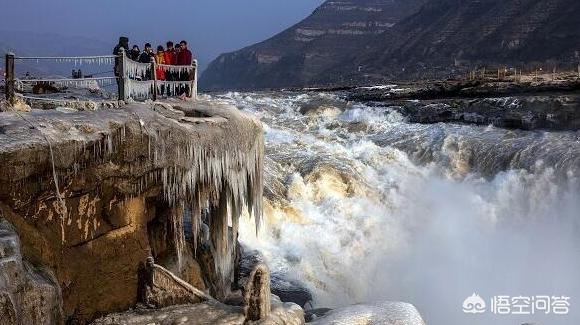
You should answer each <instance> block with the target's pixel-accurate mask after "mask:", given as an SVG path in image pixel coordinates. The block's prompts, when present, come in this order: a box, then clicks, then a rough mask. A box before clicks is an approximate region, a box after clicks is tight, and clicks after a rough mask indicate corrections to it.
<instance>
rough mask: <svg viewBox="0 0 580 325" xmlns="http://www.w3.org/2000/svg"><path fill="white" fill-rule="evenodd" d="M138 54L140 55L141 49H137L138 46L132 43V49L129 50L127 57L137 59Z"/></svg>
mask: <svg viewBox="0 0 580 325" xmlns="http://www.w3.org/2000/svg"><path fill="white" fill-rule="evenodd" d="M139 55H141V50H140V49H139V46H137V45H133V49H132V50H131V53H130V55H129V57H130V58H131V60H133V61H139Z"/></svg>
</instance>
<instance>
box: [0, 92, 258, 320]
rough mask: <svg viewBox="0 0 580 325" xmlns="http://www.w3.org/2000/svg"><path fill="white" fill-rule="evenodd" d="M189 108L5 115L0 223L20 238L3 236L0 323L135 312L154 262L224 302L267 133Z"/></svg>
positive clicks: (217, 111)
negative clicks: (142, 278)
mask: <svg viewBox="0 0 580 325" xmlns="http://www.w3.org/2000/svg"><path fill="white" fill-rule="evenodd" d="M185 105H186V104H180V106H183V107H180V110H175V109H173V108H171V107H165V106H160V105H155V107H145V105H143V104H133V105H128V106H125V107H124V108H123V110H102V111H96V112H79V113H72V114H71V113H60V112H55V111H41V112H39V111H34V112H30V113H22V115H18V114H15V113H0V115H2V118H1V121H2V122H1V123H0V163H1V164H2V166H4V168H2V170H0V220H2V218H4V219H6V220H7V221H9V222H10V223H11V224H12V225H13V226H14V229H15V233H16V234H18V235H19V241H18V239H17V237H16V236H12V235H10V234H7V235H6V236H7V237H6V236H5V232H4V231H3V230H2V229H1V227H0V302H3V303H2V304H0V307H2V308H1V309H0V319H8V320H10V319H16V320H17V321H18V322H22V324H29V323H30V324H44V323H46V324H48V323H57V324H58V323H59V320H64V321H66V322H67V323H73V324H77V323H80V324H83V323H86V322H87V321H90V320H92V319H94V318H96V317H98V316H100V315H103V314H105V313H110V312H114V311H123V310H126V309H128V308H130V307H132V306H134V305H135V304H136V303H137V301H138V297H139V296H140V295H139V292H138V291H139V290H138V288H139V276H138V275H139V270H140V266H142V265H143V263H144V262H145V261H146V260H147V259H148V257H153V258H154V259H155V261H156V263H159V264H160V265H162V266H163V267H165V268H167V269H169V270H171V271H172V272H174V273H175V274H176V275H178V276H179V277H181V278H182V279H183V280H184V281H186V282H188V283H189V284H190V285H193V286H196V287H198V288H199V289H200V290H207V291H208V292H209V293H211V294H212V295H213V296H214V297H217V298H220V299H223V298H224V297H225V295H226V294H227V293H228V292H229V289H230V287H231V283H232V281H233V275H234V270H233V269H234V256H235V245H236V241H237V224H238V223H237V221H238V218H239V216H240V214H241V213H242V211H243V210H245V209H249V210H250V213H251V214H252V215H254V216H256V217H258V218H259V216H260V215H261V198H262V176H261V175H262V160H263V158H262V157H263V143H262V141H263V140H262V135H261V133H262V129H261V125H260V124H259V123H258V122H257V121H255V120H254V119H252V118H249V117H245V116H244V115H242V114H240V113H238V112H237V110H236V109H235V108H232V107H227V106H211V108H210V106H208V104H207V103H206V104H204V103H203V102H197V103H196V107H195V109H193V108H192V107H186V106H185ZM186 215H188V216H189V217H188V219H189V222H188V224H189V227H190V229H191V230H190V231H188V233H189V236H188V237H186V236H185V231H184V227H185V219H186V218H185V216H186ZM0 225H1V223H0ZM19 244H21V247H22V256H24V257H25V260H23V257H22V256H20V253H19V249H20V245H19ZM23 261H24V262H23ZM26 261H30V262H31V263H34V265H38V266H39V267H40V266H42V267H43V268H46V269H48V270H50V271H51V272H52V273H53V274H54V279H55V280H54V281H51V280H50V279H51V278H50V277H48V276H41V275H42V274H44V273H40V271H35V270H36V268H35V269H31V268H28V267H26V265H28V264H26ZM14 273H18V274H17V276H15V275H14ZM61 292H62V313H61V311H60V303H59V301H60V293H61ZM43 301H44V302H43ZM8 302H10V304H8ZM41 303H44V305H39V304H41ZM36 315H42V318H40V316H38V317H37V316H36ZM31 317H37V319H33V320H32V321H31V322H28V321H27V320H29V319H31Z"/></svg>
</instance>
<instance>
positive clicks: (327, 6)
mask: <svg viewBox="0 0 580 325" xmlns="http://www.w3.org/2000/svg"><path fill="white" fill-rule="evenodd" d="M423 2H424V0H352V1H326V2H325V3H323V4H322V5H321V6H320V7H319V8H318V9H316V10H315V11H314V12H313V13H312V15H310V16H309V17H308V18H306V19H305V20H303V21H302V22H300V23H298V24H296V25H295V26H293V27H291V28H289V29H287V30H285V31H284V32H282V33H280V34H278V35H276V36H274V37H273V38H271V39H269V40H267V41H264V42H262V43H259V44H256V45H253V46H250V47H247V48H244V49H242V50H240V51H237V52H233V53H228V54H223V55H221V56H220V57H218V58H217V59H216V60H215V61H214V62H212V63H211V64H210V66H209V67H208V69H207V70H206V71H205V72H204V74H203V76H202V78H201V86H202V87H203V88H205V89H220V88H241V89H244V88H245V89H253V88H269V87H286V86H295V85H304V84H309V83H316V82H323V81H327V80H331V79H334V78H340V65H341V64H342V63H343V62H344V61H347V60H349V58H351V57H353V56H355V55H356V54H357V53H358V52H360V51H361V50H363V49H364V48H365V46H366V44H368V43H369V41H370V40H372V39H374V38H375V37H376V35H378V34H381V33H384V32H385V31H386V30H388V29H390V28H392V27H393V26H394V25H395V24H396V23H397V22H399V21H400V20H401V19H402V18H404V17H406V16H409V15H410V14H412V13H414V12H416V11H417V10H418V9H419V8H420V6H421V4H422V3H423Z"/></svg>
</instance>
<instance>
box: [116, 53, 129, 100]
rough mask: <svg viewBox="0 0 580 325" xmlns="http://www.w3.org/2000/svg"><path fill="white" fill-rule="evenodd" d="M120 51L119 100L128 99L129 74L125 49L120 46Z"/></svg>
mask: <svg viewBox="0 0 580 325" xmlns="http://www.w3.org/2000/svg"><path fill="white" fill-rule="evenodd" d="M119 52H121V60H120V61H119V70H120V71H119V76H118V78H119V81H118V82H119V87H118V88H119V100H127V99H128V97H127V95H128V94H127V91H126V90H127V74H126V72H127V71H126V70H127V69H126V64H125V58H126V55H125V49H124V48H120V50H119Z"/></svg>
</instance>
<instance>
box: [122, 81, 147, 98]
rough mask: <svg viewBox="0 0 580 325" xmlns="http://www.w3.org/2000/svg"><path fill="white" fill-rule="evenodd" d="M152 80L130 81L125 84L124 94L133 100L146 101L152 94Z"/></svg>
mask: <svg viewBox="0 0 580 325" xmlns="http://www.w3.org/2000/svg"><path fill="white" fill-rule="evenodd" d="M153 85H154V83H153V80H146V81H140V80H132V79H129V80H127V82H126V83H125V93H126V94H127V95H128V96H129V97H131V98H133V99H147V98H149V97H150V95H151V93H152V92H153Z"/></svg>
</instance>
